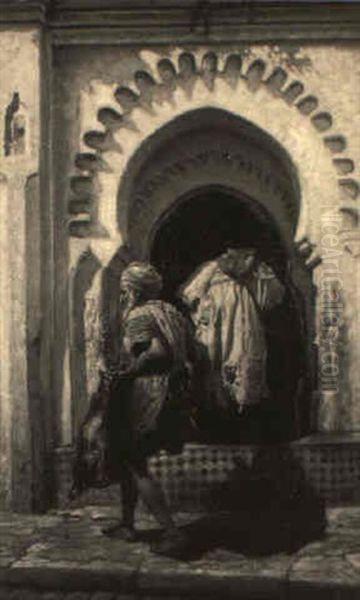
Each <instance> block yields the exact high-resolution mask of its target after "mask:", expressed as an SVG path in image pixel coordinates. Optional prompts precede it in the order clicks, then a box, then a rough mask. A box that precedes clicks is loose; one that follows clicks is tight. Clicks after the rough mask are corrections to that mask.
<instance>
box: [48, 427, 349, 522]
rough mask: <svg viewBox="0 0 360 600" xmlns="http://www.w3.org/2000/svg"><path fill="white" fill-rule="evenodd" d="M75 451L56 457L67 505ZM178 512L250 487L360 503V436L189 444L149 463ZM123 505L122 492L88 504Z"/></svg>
mask: <svg viewBox="0 0 360 600" xmlns="http://www.w3.org/2000/svg"><path fill="white" fill-rule="evenodd" d="M72 459H73V450H72V448H70V447H67V448H58V449H57V450H56V454H55V471H56V479H57V500H58V505H59V506H60V507H64V506H66V504H67V494H68V490H69V488H70V481H71V463H72ZM150 469H151V471H152V473H153V475H154V476H155V477H156V478H158V479H159V481H160V482H161V483H162V485H163V488H164V490H165V492H166V494H167V497H168V500H169V501H170V503H171V505H172V506H173V507H174V508H180V509H181V510H189V511H192V510H199V509H203V508H208V509H211V508H212V507H217V508H218V505H219V502H221V501H222V500H221V499H224V498H225V497H226V498H227V500H226V501H227V502H228V501H230V503H231V495H232V494H233V495H234V494H235V495H236V494H238V495H239V497H241V496H242V494H243V492H244V494H245V493H246V490H247V489H249V487H251V486H253V489H255V490H256V489H258V490H261V493H263V490H266V489H270V488H271V489H274V488H279V487H281V488H283V489H284V490H287V491H288V493H289V494H297V493H299V490H300V489H301V488H302V489H303V488H304V487H306V488H307V489H308V490H311V491H312V492H313V493H315V494H316V495H317V496H318V497H319V498H322V499H323V500H325V502H326V503H327V504H333V505H336V504H344V503H345V504H346V503H356V502H359V501H360V434H348V435H342V436H339V435H314V436H311V437H308V438H303V439H301V440H298V441H296V442H292V443H290V444H288V445H281V446H276V445H272V446H251V445H244V446H235V445H231V446H230V445H229V446H224V445H221V446H220V445H211V446H210V445H204V444H187V445H186V446H185V447H184V450H183V452H182V453H181V454H179V455H167V454H165V453H160V454H158V455H156V456H155V457H153V458H152V459H151V460H150ZM255 493H256V492H255ZM113 502H119V490H118V486H111V487H109V488H107V489H105V490H89V491H88V492H86V493H85V494H84V495H83V497H82V498H81V500H80V503H81V504H85V503H94V504H96V503H113Z"/></svg>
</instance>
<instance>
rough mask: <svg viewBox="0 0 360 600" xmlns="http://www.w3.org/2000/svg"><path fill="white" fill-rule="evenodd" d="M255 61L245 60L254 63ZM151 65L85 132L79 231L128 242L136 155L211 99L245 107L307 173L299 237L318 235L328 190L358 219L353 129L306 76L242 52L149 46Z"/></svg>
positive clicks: (235, 110) (77, 182)
mask: <svg viewBox="0 0 360 600" xmlns="http://www.w3.org/2000/svg"><path fill="white" fill-rule="evenodd" d="M245 62H246V61H245ZM146 63H147V65H148V66H147V69H146V70H141V71H137V72H135V74H134V78H133V82H131V84H129V85H127V86H124V85H120V86H118V87H114V88H113V89H112V90H111V96H110V97H109V98H108V101H102V102H101V106H99V107H98V110H97V115H96V118H97V123H96V125H95V126H94V127H92V128H89V130H88V131H86V133H85V134H84V136H83V151H82V152H81V153H79V154H78V155H77V156H76V159H75V165H76V167H77V170H78V173H77V174H76V175H75V176H74V177H72V179H71V182H70V188H71V196H70V199H69V213H70V215H71V217H70V223H69V231H70V234H71V235H72V236H75V237H82V238H97V239H98V238H101V237H103V238H106V239H109V238H111V239H113V240H114V241H117V242H118V243H121V234H120V232H119V231H118V228H117V222H118V220H117V214H116V213H117V194H118V189H119V184H120V183H121V178H122V175H123V173H124V172H125V170H126V166H127V164H128V162H129V160H130V158H131V157H132V156H133V155H134V153H135V152H136V150H137V149H138V148H139V147H140V146H141V144H142V143H143V142H144V140H146V139H147V138H148V137H149V136H150V135H152V134H154V133H155V132H156V131H157V130H159V129H160V128H161V127H162V126H164V125H165V124H167V123H169V122H170V121H171V120H173V119H174V118H176V117H179V116H180V115H182V114H184V113H186V112H188V111H192V110H195V109H198V108H203V107H214V108H220V109H222V110H226V111H228V112H230V113H232V114H234V115H238V116H240V117H242V118H244V119H246V120H247V121H249V122H250V123H252V124H254V125H255V126H257V127H258V128H260V129H262V130H263V131H265V132H266V133H268V134H269V135H270V136H272V137H273V138H274V139H275V140H276V141H277V142H278V143H280V144H281V145H282V146H283V147H284V149H285V150H286V151H287V152H288V154H289V155H290V156H291V158H292V160H293V162H294V164H295V167H296V168H297V171H298V176H299V181H300V186H301V196H302V206H301V213H300V219H299V223H298V231H297V237H300V236H302V235H305V234H306V235H309V236H310V237H312V239H314V241H315V242H316V239H317V237H318V234H317V231H316V221H317V220H319V218H320V215H321V199H322V198H324V197H326V198H327V199H328V204H329V203H331V204H332V205H333V206H334V207H337V208H338V209H339V210H340V211H342V212H343V213H345V214H346V215H347V216H348V217H350V221H351V223H352V225H357V224H358V217H359V208H358V203H357V199H358V197H359V193H360V186H359V183H358V181H357V180H356V179H355V177H354V171H355V165H354V161H353V160H352V159H351V157H349V156H348V155H347V153H346V149H347V141H346V138H345V136H343V135H342V134H341V133H339V132H338V131H337V129H336V124H335V122H334V119H333V117H332V115H331V114H330V113H329V112H327V111H326V110H323V109H322V107H321V105H320V101H319V99H318V98H317V97H316V96H315V95H313V94H312V93H310V92H308V91H307V90H306V89H305V86H304V84H303V83H302V82H301V81H299V80H295V79H291V78H290V77H289V74H288V73H287V72H286V70H285V69H284V68H282V67H281V66H276V67H274V65H273V64H270V62H268V63H267V62H265V61H264V60H262V59H260V58H257V59H255V60H252V61H250V62H248V63H247V64H244V63H243V60H242V58H241V56H240V54H237V53H230V54H227V55H225V56H224V57H223V56H221V57H220V56H218V55H217V54H216V52H213V51H210V52H205V53H200V52H199V53H198V52H178V53H177V56H176V58H159V56H158V55H157V54H156V53H152V52H147V53H146Z"/></svg>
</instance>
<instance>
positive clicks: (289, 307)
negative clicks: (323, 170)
mask: <svg viewBox="0 0 360 600" xmlns="http://www.w3.org/2000/svg"><path fill="white" fill-rule="evenodd" d="M233 246H251V247H255V248H257V249H258V252H259V254H260V255H261V258H262V260H264V261H265V262H267V263H268V264H270V265H271V266H272V267H273V269H274V270H275V272H276V274H277V276H278V277H279V278H280V279H281V281H282V282H283V283H284V285H285V288H286V294H285V298H284V301H283V302H282V304H281V305H280V306H279V307H278V308H276V309H274V310H273V311H271V313H270V314H269V315H268V317H267V318H266V322H265V323H264V326H265V330H266V334H267V344H268V366H267V373H268V384H269V388H270V390H271V399H270V402H269V403H268V405H267V406H266V407H262V412H261V415H257V416H256V425H255V429H257V433H260V437H261V439H262V440H263V441H268V440H269V441H279V440H283V439H291V438H294V437H297V430H298V424H297V422H296V420H297V409H296V405H297V403H298V398H297V389H298V382H299V380H300V378H301V374H302V371H303V368H304V365H303V357H304V356H305V352H304V343H305V340H304V338H303V332H302V329H301V323H302V315H301V314H299V303H298V299H297V298H296V294H295V292H294V289H293V288H292V285H291V282H290V281H289V280H288V276H287V272H288V271H287V260H288V257H287V253H286V250H285V248H284V246H283V244H282V242H281V239H280V236H279V234H278V231H277V228H276V225H275V224H274V223H273V221H272V219H271V217H270V216H269V215H268V214H267V213H265V211H264V209H261V208H260V207H259V206H258V205H256V203H254V201H252V200H251V199H249V198H247V197H245V196H243V195H241V194H238V193H236V194H235V193H232V192H231V191H229V190H226V189H223V188H218V187H216V188H214V187H213V188H207V189H200V190H196V191H194V192H193V193H192V194H191V195H190V196H187V197H185V198H181V199H180V200H179V201H178V202H177V203H176V205H175V208H173V209H172V210H171V211H169V213H167V214H165V216H164V217H163V218H162V219H161V221H160V223H158V224H157V228H156V229H155V231H154V234H153V241H152V246H151V255H150V260H151V262H152V263H153V264H155V265H156V266H157V267H158V269H159V270H160V271H161V273H162V275H163V277H164V298H165V299H167V300H169V301H171V302H175V303H178V298H177V290H178V288H179V286H180V285H181V284H182V283H184V281H186V279H187V278H188V277H189V276H190V275H191V274H192V273H193V272H194V271H195V269H196V268H197V267H198V266H199V265H201V264H202V263H204V262H206V261H208V260H211V259H213V258H215V257H217V256H219V254H221V253H222V252H223V251H224V250H226V248H228V247H233ZM257 437H258V436H257ZM206 441H208V440H206ZM216 441H219V440H216ZM221 441H224V442H225V441H228V440H226V439H222V440H221ZM237 441H239V440H237ZM250 441H251V440H250ZM254 441H255V440H254ZM256 441H258V440H256Z"/></svg>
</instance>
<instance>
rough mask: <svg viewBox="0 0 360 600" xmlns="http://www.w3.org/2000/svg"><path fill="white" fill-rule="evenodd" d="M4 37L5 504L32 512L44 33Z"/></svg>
mask: <svg viewBox="0 0 360 600" xmlns="http://www.w3.org/2000/svg"><path fill="white" fill-rule="evenodd" d="M0 35H1V42H0V48H1V52H0V80H1V88H0V140H1V146H0V163H1V166H0V172H1V175H0V177H1V180H0V181H1V183H0V196H1V226H0V251H1V276H0V277H1V286H0V323H1V328H0V330H1V334H0V336H1V343H0V455H1V463H0V471H1V476H0V504H1V506H3V507H9V506H12V507H14V508H16V509H18V510H28V509H30V507H31V506H32V499H33V498H32V491H33V490H32V489H31V488H32V480H33V468H34V464H33V462H32V455H33V447H34V443H36V442H35V437H36V433H35V429H34V428H33V427H32V424H33V423H34V426H35V428H36V427H37V425H36V418H37V416H38V413H37V410H36V404H37V402H38V393H37V391H35V388H36V386H37V382H36V373H35V372H34V360H32V362H31V364H29V362H28V358H29V354H28V350H29V351H30V353H31V355H32V358H33V359H34V353H36V352H37V350H36V345H38V342H39V330H40V319H41V317H40V313H39V310H40V302H39V297H38V295H39V290H40V268H39V261H40V248H39V240H40V205H39V185H38V171H39V153H40V36H39V31H38V29H37V28H35V27H23V28H17V29H15V28H14V29H12V28H8V29H7V30H5V31H4V30H2V31H1V33H0ZM28 302H30V306H31V307H32V308H31V315H30V325H29V326H28V323H27V317H28V316H29V313H28V306H29V305H28ZM35 370H36V367H35ZM29 374H31V376H32V377H31V381H30V379H29ZM29 385H30V386H31V385H32V389H31V390H30V388H29ZM34 436H35V437H34ZM38 453H39V450H38V449H36V450H35V454H36V455H38Z"/></svg>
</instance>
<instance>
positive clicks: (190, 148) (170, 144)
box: [108, 108, 314, 436]
mask: <svg viewBox="0 0 360 600" xmlns="http://www.w3.org/2000/svg"><path fill="white" fill-rule="evenodd" d="M213 190H215V191H217V193H218V194H222V195H223V197H224V198H225V196H226V194H227V195H228V196H231V198H232V201H233V205H234V206H233V208H234V210H235V212H234V215H235V214H236V215H238V218H239V219H240V220H241V218H242V216H243V217H244V216H246V215H248V216H249V215H250V216H251V218H252V227H253V228H254V229H253V236H255V237H256V236H263V237H265V236H266V235H267V232H269V231H270V230H271V231H272V236H273V237H271V235H270V236H269V240H270V241H268V244H267V245H266V244H265V245H263V247H262V248H261V251H262V253H263V255H264V258H265V259H267V260H269V261H270V262H272V263H274V264H275V266H276V268H277V270H278V271H279V273H280V276H281V277H282V278H283V280H284V281H285V280H286V285H287V287H288V299H290V297H291V301H292V302H293V303H294V311H297V316H296V318H297V320H298V327H299V332H298V334H297V335H298V337H299V338H300V337H301V341H300V339H298V340H297V343H298V345H299V347H300V345H302V346H301V352H302V353H303V354H304V364H306V366H304V364H303V365H302V368H303V371H308V372H306V375H302V376H303V379H304V380H303V381H302V390H301V393H298V391H297V390H296V385H297V384H298V383H299V381H298V380H299V379H300V374H299V373H298V374H297V376H296V377H297V379H296V385H295V384H294V382H293V385H292V387H291V393H292V394H294V395H295V394H298V396H299V397H300V395H301V404H302V407H303V414H302V415H301V417H300V421H301V423H300V421H299V423H298V424H297V427H296V428H295V427H293V432H292V433H293V435H295V436H297V435H300V434H301V433H306V432H308V431H309V429H310V427H311V425H310V412H311V410H310V405H311V397H310V396H311V392H312V388H313V382H314V377H313V366H314V361H313V341H314V305H313V302H312V300H313V298H312V292H313V286H312V277H311V272H310V271H311V269H310V270H308V269H307V267H306V264H305V261H304V260H303V258H302V256H301V254H300V253H299V252H298V248H297V246H296V244H295V243H294V237H295V233H296V230H297V223H298V218H299V214H300V209H301V205H300V191H299V183H298V179H297V172H296V168H295V167H294V165H293V164H292V161H291V159H290V157H289V156H288V155H287V153H286V152H285V151H284V150H283V149H282V148H281V146H280V145H279V144H277V143H276V142H275V141H274V140H273V139H272V138H271V137H270V136H268V135H266V134H265V133H264V132H262V131H261V130H259V129H258V128H256V127H254V126H253V125H251V124H249V123H247V122H246V121H244V120H242V119H240V118H238V117H235V116H234V115H231V114H229V113H226V112H225V111H222V110H219V109H210V108H205V109H199V110H197V111H192V112H190V113H187V114H186V115H184V116H182V117H179V118H178V119H176V120H174V121H172V122H171V123H170V124H169V125H168V126H166V127H164V128H162V129H161V130H159V131H158V132H157V134H156V135H154V136H151V137H150V138H149V139H148V140H146V141H145V142H144V144H142V146H141V147H140V148H139V149H138V151H137V152H136V153H135V155H134V156H133V157H132V159H131V160H130V161H129V163H128V165H127V169H126V172H125V176H124V177H123V178H122V183H121V185H120V187H119V191H118V224H119V228H120V229H121V231H122V232H123V237H124V241H125V243H126V246H127V248H128V252H129V256H131V257H132V258H133V259H136V260H149V259H152V260H154V262H157V259H156V258H155V254H156V253H155V254H154V244H155V240H156V236H157V235H158V233H159V231H160V230H161V229H162V227H163V223H164V222H166V221H167V220H168V217H169V215H170V214H171V213H174V212H176V211H177V209H178V208H179V207H180V208H181V206H182V205H184V204H185V203H186V202H188V203H189V202H190V203H191V202H192V201H193V199H194V198H195V197H196V196H198V195H199V194H200V195H201V194H203V195H204V194H206V193H208V194H211V193H214V191H213ZM239 209H240V210H239ZM204 210H206V208H204ZM241 211H243V212H241ZM220 218H222V212H221V210H220V212H219V219H220ZM234 218H235V217H234ZM215 221H216V219H215ZM214 223H215V222H214ZM215 226H216V224H215ZM213 233H215V232H213ZM184 235H186V233H184ZM224 235H225V234H222V239H221V240H220V242H219V243H218V247H214V248H208V249H207V252H208V254H206V252H205V254H204V253H203V255H202V260H203V261H205V260H208V259H209V258H211V257H212V256H215V255H216V253H217V252H219V251H220V249H221V245H222V244H225V243H226V241H227V240H226V239H225V237H224ZM242 235H244V230H242ZM220 237H221V236H220ZM235 237H236V235H235ZM271 239H272V244H273V246H276V247H277V249H276V251H275V250H274V248H270V246H271V243H270V242H271ZM228 241H230V240H228ZM236 242H237V243H241V242H242V240H241V236H240V237H239V236H237V239H236ZM250 243H254V245H258V244H257V242H256V241H254V239H251V238H249V239H247V244H250ZM155 246H156V244H155ZM260 246H261V244H260ZM276 253H277V256H275V255H276ZM117 256H119V257H120V261H121V262H123V257H122V256H120V254H117V255H115V257H114V261H111V269H114V265H116V263H117ZM279 257H280V258H279ZM166 260H167V261H168V264H169V260H170V263H171V257H170V255H168V256H167V257H165V262H166ZM199 261H200V259H199V258H198V261H197V262H196V260H195V262H194V265H193V266H194V268H195V266H196V264H198V263H199ZM289 264H291V272H292V275H291V281H290V279H289V278H288V275H287V271H288V265H289ZM116 270H117V271H118V272H119V269H116V267H115V271H116ZM165 279H166V272H165ZM290 288H292V290H290ZM113 289H114V290H115V289H116V288H115V287H114V288H113ZM294 290H296V292H294ZM110 293H111V292H110ZM173 299H174V298H172V300H173ZM116 301H117V298H116V293H115V294H114V297H113V299H112V300H110V303H109V306H112V308H111V309H110V312H112V313H113V314H116ZM295 305H296V307H295ZM294 314H295V313H292V318H294ZM108 321H111V319H108ZM115 328H116V325H114V331H113V334H112V335H111V336H110V337H115V335H116V334H115ZM301 328H302V330H301V333H300V329H301ZM110 329H111V325H110ZM295 337H296V336H295ZM299 369H300V367H299ZM289 389H290V388H289ZM304 396H306V399H304ZM294 410H295V409H294ZM295 412H296V411H295ZM295 429H296V433H295Z"/></svg>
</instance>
